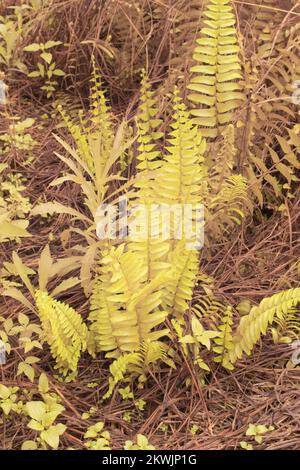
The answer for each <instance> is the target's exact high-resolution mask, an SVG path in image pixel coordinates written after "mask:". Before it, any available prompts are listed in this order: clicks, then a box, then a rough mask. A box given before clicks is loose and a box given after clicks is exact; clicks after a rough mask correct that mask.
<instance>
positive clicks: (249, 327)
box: [229, 287, 300, 363]
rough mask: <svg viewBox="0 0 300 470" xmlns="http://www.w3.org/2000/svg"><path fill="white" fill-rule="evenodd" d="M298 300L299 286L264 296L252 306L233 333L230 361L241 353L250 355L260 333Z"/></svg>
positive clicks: (286, 312) (264, 331)
mask: <svg viewBox="0 0 300 470" xmlns="http://www.w3.org/2000/svg"><path fill="white" fill-rule="evenodd" d="M299 302H300V287H297V288H295V289H288V290H286V291H283V292H279V293H278V294H275V295H273V296H272V297H266V298H265V299H263V300H262V301H261V303H260V304H259V305H257V306H255V307H252V309H251V310H250V312H249V314H248V315H245V316H244V317H242V318H241V320H240V323H239V325H238V328H237V330H236V331H235V333H234V334H233V348H232V349H231V350H230V351H229V358H230V361H231V363H235V362H236V360H237V359H240V358H241V357H242V355H243V353H246V354H247V355H250V353H251V351H252V349H253V348H254V346H255V344H256V343H257V342H258V341H259V339H260V337H261V335H265V334H266V332H267V329H268V326H269V325H272V324H273V322H274V320H275V319H276V318H278V319H279V320H281V319H283V318H284V317H285V316H286V315H287V314H289V313H290V312H292V311H293V309H294V307H295V306H296V305H297V304H298V303H299Z"/></svg>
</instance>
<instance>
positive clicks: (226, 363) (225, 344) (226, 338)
mask: <svg viewBox="0 0 300 470" xmlns="http://www.w3.org/2000/svg"><path fill="white" fill-rule="evenodd" d="M232 314H233V312H232V308H231V307H227V309H226V311H225V313H224V315H223V316H222V320H221V324H220V325H219V326H218V330H219V332H220V336H218V337H217V338H215V339H214V343H215V345H216V346H215V347H214V348H213V351H214V352H215V353H217V355H216V356H215V357H214V361H215V362H220V363H221V364H222V366H223V367H225V368H226V369H229V370H232V369H233V368H234V367H233V365H232V364H231V362H230V360H229V353H230V351H231V350H232V349H233V341H232V325H233V319H232Z"/></svg>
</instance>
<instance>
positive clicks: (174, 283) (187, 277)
mask: <svg viewBox="0 0 300 470" xmlns="http://www.w3.org/2000/svg"><path fill="white" fill-rule="evenodd" d="M170 262H171V266H172V268H173V276H172V280H171V281H170V282H168V284H167V288H166V292H165V294H164V306H165V309H166V310H167V312H168V313H169V314H170V315H171V316H173V317H176V318H177V319H179V320H180V319H182V316H183V313H184V312H185V311H186V310H187V309H188V308H189V301H191V300H192V298H193V291H194V287H195V282H196V278H197V274H198V271H199V259H198V253H197V251H196V250H189V249H186V247H185V241H184V240H183V241H180V242H179V243H178V245H177V246H176V249H175V250H174V252H173V253H172V254H171V255H170Z"/></svg>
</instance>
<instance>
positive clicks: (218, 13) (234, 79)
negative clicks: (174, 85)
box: [188, 0, 244, 138]
mask: <svg viewBox="0 0 300 470" xmlns="http://www.w3.org/2000/svg"><path fill="white" fill-rule="evenodd" d="M204 17H205V20H204V21H203V22H204V24H205V26H204V27H203V28H202V29H201V34H200V38H199V39H198V40H197V46H196V48H195V53H194V56H193V58H194V60H195V61H196V62H197V65H195V66H193V67H192V68H191V72H192V77H191V81H190V84H189V85H188V89H189V90H191V91H192V93H191V94H189V96H188V98H189V99H190V101H191V102H192V103H194V104H195V106H197V107H195V108H194V109H192V110H191V114H192V115H193V116H195V122H196V123H197V124H199V125H200V127H201V131H202V133H203V135H204V136H205V137H211V138H215V137H216V136H217V135H218V133H219V132H220V130H221V129H222V126H224V125H225V124H228V123H230V122H232V121H233V111H234V110H236V108H238V107H239V106H240V104H241V102H242V100H243V99H244V96H243V93H242V85H241V82H240V81H241V79H242V78H243V76H242V73H241V61H240V58H239V45H238V40H237V34H236V29H235V22H236V20H235V16H234V13H233V10H232V6H231V2H230V0H210V1H209V3H208V5H207V8H206V9H205V11H204ZM199 105H200V106H199Z"/></svg>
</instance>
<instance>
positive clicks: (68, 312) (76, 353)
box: [35, 290, 87, 378]
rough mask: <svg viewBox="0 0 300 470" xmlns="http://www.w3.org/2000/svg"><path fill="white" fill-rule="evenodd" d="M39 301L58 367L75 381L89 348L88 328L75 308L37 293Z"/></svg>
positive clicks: (48, 341) (38, 308)
mask: <svg viewBox="0 0 300 470" xmlns="http://www.w3.org/2000/svg"><path fill="white" fill-rule="evenodd" d="M35 301H36V307H37V310H38V313H39V317H40V320H41V323H42V327H43V334H44V337H45V340H46V342H47V343H48V344H49V346H50V350H51V354H52V356H53V358H54V359H55V360H56V366H55V368H56V369H58V370H59V372H60V373H61V374H63V375H65V376H66V375H69V374H70V375H69V378H74V377H75V376H76V372H77V364H78V360H79V357H80V354H81V352H83V351H85V349H86V346H87V343H86V342H87V327H86V325H85V324H84V323H83V321H82V318H81V316H80V315H79V314H78V313H77V312H76V311H75V310H74V309H73V308H72V307H70V306H69V305H67V304H64V303H62V302H59V301H58V300H54V299H53V298H52V297H50V295H49V294H47V293H46V292H44V291H41V290H37V291H36V292H35Z"/></svg>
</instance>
